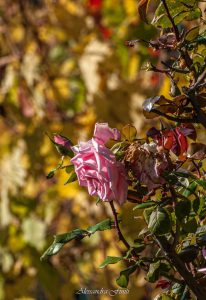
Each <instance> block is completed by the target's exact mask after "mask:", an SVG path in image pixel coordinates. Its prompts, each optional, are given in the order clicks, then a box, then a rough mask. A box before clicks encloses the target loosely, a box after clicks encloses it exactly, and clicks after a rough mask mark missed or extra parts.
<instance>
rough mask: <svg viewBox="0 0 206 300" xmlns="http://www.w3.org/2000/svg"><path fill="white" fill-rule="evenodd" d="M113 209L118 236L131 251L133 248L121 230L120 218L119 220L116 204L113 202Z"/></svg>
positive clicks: (111, 204)
mask: <svg viewBox="0 0 206 300" xmlns="http://www.w3.org/2000/svg"><path fill="white" fill-rule="evenodd" d="M109 204H110V206H111V209H112V213H113V216H114V224H115V228H116V230H117V233H118V236H119V240H120V241H122V242H123V244H124V245H125V247H126V248H127V249H128V250H129V249H130V248H131V246H130V245H129V243H128V242H127V241H126V239H125V238H124V236H123V234H122V232H121V229H120V227H119V222H118V218H117V212H116V209H115V207H114V203H113V201H111V202H109Z"/></svg>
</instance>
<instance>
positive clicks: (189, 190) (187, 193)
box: [183, 181, 197, 197]
mask: <svg viewBox="0 0 206 300" xmlns="http://www.w3.org/2000/svg"><path fill="white" fill-rule="evenodd" d="M196 188H197V182H195V181H193V182H192V183H191V184H190V185H189V186H188V187H187V188H185V190H184V192H183V196H185V197H189V196H190V195H192V194H194V192H195V190H196Z"/></svg>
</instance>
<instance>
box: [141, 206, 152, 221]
mask: <svg viewBox="0 0 206 300" xmlns="http://www.w3.org/2000/svg"><path fill="white" fill-rule="evenodd" d="M153 211H154V208H153V207H149V208H146V209H145V210H144V212H143V216H144V218H145V221H146V223H147V224H148V223H149V218H150V215H151V213H152V212H153Z"/></svg>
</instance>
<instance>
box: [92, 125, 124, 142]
mask: <svg viewBox="0 0 206 300" xmlns="http://www.w3.org/2000/svg"><path fill="white" fill-rule="evenodd" d="M94 138H95V139H99V140H100V141H102V142H103V143H104V144H105V143H106V142H108V141H109V140H110V139H113V140H115V141H119V140H120V139H121V134H120V132H119V130H118V129H117V128H110V127H109V126H108V123H96V124H95V129H94Z"/></svg>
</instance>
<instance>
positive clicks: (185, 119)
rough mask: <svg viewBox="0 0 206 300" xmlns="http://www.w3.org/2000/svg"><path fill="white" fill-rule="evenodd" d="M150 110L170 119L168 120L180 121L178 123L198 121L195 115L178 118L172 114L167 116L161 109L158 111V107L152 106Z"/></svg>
mask: <svg viewBox="0 0 206 300" xmlns="http://www.w3.org/2000/svg"><path fill="white" fill-rule="evenodd" d="M151 112H154V113H156V114H157V115H159V116H162V117H165V118H166V119H168V120H170V121H174V122H180V123H199V122H198V119H197V118H196V117H194V118H191V119H189V118H178V117H173V116H169V115H167V114H165V113H163V112H161V111H159V110H158V109H155V108H153V109H152V110H151Z"/></svg>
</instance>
